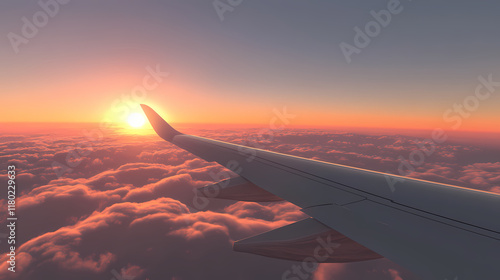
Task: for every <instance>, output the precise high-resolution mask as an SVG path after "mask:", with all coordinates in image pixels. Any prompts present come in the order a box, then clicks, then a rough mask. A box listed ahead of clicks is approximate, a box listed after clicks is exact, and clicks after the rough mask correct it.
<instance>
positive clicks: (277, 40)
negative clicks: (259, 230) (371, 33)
mask: <svg viewBox="0 0 500 280" xmlns="http://www.w3.org/2000/svg"><path fill="white" fill-rule="evenodd" d="M387 3H388V1H387V0H384V1H254V0H252V1H248V0H243V2H242V3H241V4H240V5H239V6H237V7H235V8H234V11H233V12H226V13H225V14H224V20H223V21H221V20H220V19H219V16H218V15H217V12H216V10H215V9H214V7H213V5H212V1H194V0H188V1H186V0H182V1H181V0H178V1H174V0H171V1H105V2H103V1H78V0H73V1H70V2H69V3H68V4H64V5H61V6H60V10H59V12H58V13H57V14H56V15H55V16H54V17H53V18H50V20H49V22H48V23H47V25H46V26H43V27H42V28H40V29H39V31H38V33H37V34H36V35H35V36H34V37H33V38H31V39H29V42H28V43H27V44H23V45H20V46H19V53H17V54H16V53H15V51H14V49H13V47H12V46H11V43H10V41H9V39H8V34H9V33H10V32H13V33H15V34H18V35H20V34H22V33H21V29H22V26H23V21H22V18H23V17H27V18H28V19H30V20H31V19H32V17H33V14H35V13H36V12H37V11H40V10H41V8H40V6H39V5H38V4H37V1H22V3H21V1H2V2H1V3H0V33H1V34H3V37H2V38H3V39H2V40H0V62H1V65H2V67H1V68H0V95H1V97H2V101H3V102H2V103H3V105H4V106H3V107H2V110H1V111H0V121H2V122H99V121H101V120H103V118H105V117H106V116H108V117H109V116H112V119H113V120H118V119H117V117H116V115H117V110H116V106H117V104H119V103H120V102H122V101H120V100H121V99H120V98H121V97H122V96H125V97H126V96H130V95H131V91H132V89H133V88H134V87H135V86H137V85H140V84H141V83H142V79H143V77H144V76H145V75H147V71H146V67H148V66H151V67H153V68H154V67H156V65H159V67H160V69H161V70H162V71H165V72H169V73H170V76H169V77H168V78H167V79H165V80H164V81H163V82H162V83H161V84H160V85H159V86H158V87H156V88H154V89H153V90H151V91H148V93H147V98H146V99H145V100H144V103H147V104H149V105H151V106H152V107H154V108H156V109H158V111H160V112H163V113H165V115H166V117H167V118H168V119H169V120H170V121H173V122H181V123H182V122H183V123H261V124H262V123H267V122H268V121H269V119H270V118H271V116H272V114H273V108H278V109H281V108H283V107H284V106H286V108H287V111H288V112H290V113H293V114H295V115H297V118H296V119H295V120H294V124H296V125H328V126H358V127H398V128H425V129H429V128H435V127H444V128H450V127H451V125H452V123H449V122H448V123H447V122H444V121H443V117H442V115H443V113H444V112H445V111H446V110H448V109H450V108H452V106H453V104H454V103H461V102H462V101H463V100H464V98H466V97H467V96H469V95H472V94H473V93H474V89H475V87H476V86H477V84H478V81H477V77H478V76H480V75H482V76H488V75H489V74H492V75H493V80H500V56H498V50H499V49H500V39H499V37H498V36H497V33H498V30H497V28H498V26H500V17H498V11H499V9H500V2H498V1H481V2H480V3H478V2H473V1H408V0H401V6H402V7H403V11H402V12H401V13H399V14H397V15H393V17H392V20H391V23H390V24H389V25H388V26H387V27H385V28H383V29H382V30H381V32H380V34H379V35H378V36H376V37H375V38H373V39H372V42H371V43H370V45H369V46H368V47H366V48H364V49H362V51H361V53H360V54H355V55H353V56H352V62H351V63H347V62H346V59H345V58H344V56H343V54H342V52H341V50H340V48H339V44H340V43H341V42H347V43H350V44H352V43H353V38H354V27H356V26H358V27H361V28H363V27H364V26H365V24H366V23H367V22H369V21H371V20H372V19H373V18H372V16H371V15H370V11H371V10H375V11H379V10H381V9H386V7H387ZM498 95H500V89H499V90H498V93H495V92H494V93H493V94H492V96H491V98H490V99H488V100H487V101H482V102H481V103H480V106H479V108H478V110H477V111H475V112H473V113H472V114H471V116H470V117H469V118H467V119H464V122H463V124H462V125H461V126H460V127H459V128H458V129H460V130H482V131H497V132H498V131H500V130H499V128H498V121H499V120H500V113H499V111H498V107H499V105H500V97H499V96H498ZM122 105H123V104H122Z"/></svg>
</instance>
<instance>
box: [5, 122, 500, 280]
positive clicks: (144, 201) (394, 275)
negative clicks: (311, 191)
mask: <svg viewBox="0 0 500 280" xmlns="http://www.w3.org/2000/svg"><path fill="white" fill-rule="evenodd" d="M255 131H258V130H252V129H248V130H221V131H215V130H213V131H209V130H202V131H195V132H193V133H194V134H198V135H201V136H208V137H212V138H215V139H219V140H223V141H229V142H238V143H247V144H248V143H250V144H251V145H253V146H257V147H259V148H264V149H269V150H273V151H277V152H282V153H288V154H293V155H297V156H303V157H308V158H315V159H319V160H323V161H330V162H335V163H341V164H346V165H351V166H356V167H362V168H368V169H372V170H378V171H382V172H391V171H393V172H394V173H395V172H397V166H398V163H399V161H398V156H400V155H402V156H405V157H407V156H408V154H409V153H410V152H411V151H413V150H414V149H415V148H416V147H417V146H416V144H415V143H416V142H415V141H414V137H407V136H401V135H385V136H371V135H359V134H354V133H333V132H329V131H321V130H293V131H279V132H276V133H275V134H274V135H273V139H272V140H269V139H266V140H265V141H259V139H255V137H248V136H246V135H250V136H252V135H253V134H254V132H255ZM79 141H82V136H81V135H80V134H78V132H77V133H76V134H75V133H73V134H69V133H67V134H62V135H52V136H44V135H36V136H31V137H28V136H26V137H25V136H15V137H14V136H12V137H10V136H9V137H3V138H2V137H0V147H1V148H3V150H0V158H1V159H2V161H4V160H5V161H6V162H7V161H9V162H14V163H16V164H17V167H18V170H19V176H18V185H19V186H20V187H19V191H20V192H19V194H18V200H17V202H18V215H19V217H20V218H21V219H22V228H21V227H20V229H19V233H18V241H19V244H20V245H21V247H18V248H19V249H18V255H17V256H18V266H19V267H20V273H19V275H20V276H19V279H37V278H47V279H49V278H51V279H52V278H54V275H60V276H59V277H60V278H61V279H66V278H71V279H106V280H109V279H111V278H113V277H115V278H116V277H117V276H116V275H117V274H121V275H132V276H134V277H136V279H135V280H138V279H146V278H150V279H163V278H169V279H237V278H242V279H280V278H281V277H282V274H283V272H284V271H286V270H287V269H289V268H290V266H291V264H293V263H291V262H288V261H281V260H274V259H269V258H263V257H259V256H253V255H247V254H241V253H235V252H233V251H232V249H231V246H232V241H234V240H238V239H241V238H246V237H249V236H251V235H254V234H257V233H260V232H264V231H267V230H270V229H273V228H276V227H280V226H283V225H286V224H289V223H291V222H294V221H297V220H300V219H302V218H304V217H305V215H304V214H303V213H302V212H301V211H300V210H299V209H298V208H297V207H296V206H294V205H292V204H290V203H288V202H279V203H254V202H235V201H227V200H219V199H210V200H209V203H208V204H207V206H206V207H204V208H203V209H200V208H199V207H198V208H197V207H196V205H195V204H194V203H193V199H194V190H195V189H196V188H199V187H203V186H205V185H206V184H209V183H212V182H214V178H212V177H211V176H210V173H212V174H217V173H218V172H220V171H223V170H224V169H223V168H222V167H221V166H219V165H217V164H215V163H208V162H205V161H203V160H201V159H198V158H196V157H194V156H193V155H191V154H189V153H187V152H185V151H183V150H181V149H178V148H176V147H174V146H172V145H170V144H168V143H166V142H164V141H160V140H159V139H158V138H157V136H156V135H148V136H127V135H117V134H114V133H109V134H108V135H105V137H104V138H103V140H102V141H101V142H96V143H93V146H92V151H91V152H90V153H88V154H86V155H85V156H82V157H81V159H80V163H79V165H77V166H74V167H72V170H71V171H70V172H67V173H65V174H63V176H62V177H61V178H58V177H57V176H56V175H55V173H54V170H53V169H52V166H51V164H52V162H54V161H58V162H61V163H64V162H65V158H66V156H67V153H68V151H69V150H71V147H74V146H75V145H76V143H78V142H79ZM488 155H489V156H488ZM495 159H496V160H495ZM411 176H413V177H416V178H422V179H427V180H432V181H438V182H443V183H451V184H456V185H461V186H465V187H473V188H479V189H484V190H490V191H495V192H498V193H500V163H499V162H498V152H496V154H495V151H494V150H487V149H486V148H479V147H470V146H463V145H457V144H453V145H452V144H449V145H446V144H443V145H440V146H439V147H436V152H435V153H434V154H433V155H432V156H430V157H429V158H427V159H426V161H425V163H424V164H422V165H421V166H418V168H416V170H415V172H414V173H412V174H411ZM0 177H2V178H4V177H5V176H4V175H0ZM0 206H2V207H3V208H5V207H4V206H5V200H0ZM2 215H4V214H2ZM21 229H22V230H21ZM1 244H3V243H1ZM3 253H4V249H3V247H2V256H3ZM193 267H197V271H193V269H192V268H193ZM256 267H258V268H259V269H256ZM4 271H5V270H4ZM23 277H24V278H23ZM332 277H335V279H339V280H340V279H349V280H351V279H377V280H382V279H383V280H390V279H392V280H398V279H401V278H404V279H405V280H410V279H416V278H415V277H414V276H413V275H411V274H410V273H408V272H407V271H405V270H404V269H402V268H400V267H398V266H397V265H395V264H394V263H392V262H390V261H388V260H379V261H372V262H363V263H353V264H343V265H337V264H321V265H319V267H318V270H317V271H316V273H315V274H314V279H331V278H332ZM398 277H399V278H398Z"/></svg>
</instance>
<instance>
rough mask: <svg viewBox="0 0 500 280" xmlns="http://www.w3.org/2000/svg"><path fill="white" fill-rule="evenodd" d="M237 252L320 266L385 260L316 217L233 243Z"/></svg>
mask: <svg viewBox="0 0 500 280" xmlns="http://www.w3.org/2000/svg"><path fill="white" fill-rule="evenodd" d="M233 248H234V250H235V251H238V252H245V253H251V254H257V255H261V256H266V257H272V258H278V259H287V260H293V261H303V260H304V259H308V258H309V259H310V258H313V259H314V261H315V262H318V263H345V262H355V261H365V260H373V259H378V258H382V256H381V255H379V254H377V253H375V252H373V251H371V250H370V249H368V248H366V247H364V246H362V245H360V244H359V243H356V242H355V241H353V240H352V239H349V238H347V237H346V236H344V235H342V234H341V233H340V232H338V231H336V230H332V229H331V228H330V227H327V226H325V225H323V224H322V223H320V222H318V221H317V220H315V219H313V218H308V219H304V220H301V221H298V222H296V223H293V224H290V225H287V226H284V227H281V228H278V229H275V230H271V231H268V232H265V233H262V234H259V235H256V236H253V237H250V238H247V239H243V240H240V241H237V242H235V243H234V245H233Z"/></svg>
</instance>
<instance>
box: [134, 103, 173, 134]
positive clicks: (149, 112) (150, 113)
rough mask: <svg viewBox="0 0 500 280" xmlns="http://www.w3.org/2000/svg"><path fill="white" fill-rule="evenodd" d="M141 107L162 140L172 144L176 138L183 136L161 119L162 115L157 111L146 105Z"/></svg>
mask: <svg viewBox="0 0 500 280" xmlns="http://www.w3.org/2000/svg"><path fill="white" fill-rule="evenodd" d="M141 107H142V110H144V113H145V114H146V116H147V117H148V120H149V122H150V123H151V125H152V126H153V129H154V130H155V131H156V133H157V134H158V136H160V137H161V138H163V139H165V140H167V141H169V142H170V141H172V139H173V138H174V136H176V135H180V134H182V133H180V132H179V131H177V130H175V129H174V128H173V127H172V126H170V125H169V124H168V123H167V122H166V121H165V120H164V119H163V118H162V117H160V115H158V113H156V112H155V110H153V109H151V107H149V106H147V105H144V104H141Z"/></svg>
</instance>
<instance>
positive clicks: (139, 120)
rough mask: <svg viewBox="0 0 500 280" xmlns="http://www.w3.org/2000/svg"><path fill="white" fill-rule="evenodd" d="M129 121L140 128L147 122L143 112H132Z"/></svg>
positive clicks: (131, 124)
mask: <svg viewBox="0 0 500 280" xmlns="http://www.w3.org/2000/svg"><path fill="white" fill-rule="evenodd" d="M127 122H128V124H129V125H130V126H132V127H135V128H139V127H142V126H143V125H144V123H146V119H145V118H144V115H143V114H141V113H132V114H130V116H128V119H127Z"/></svg>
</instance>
